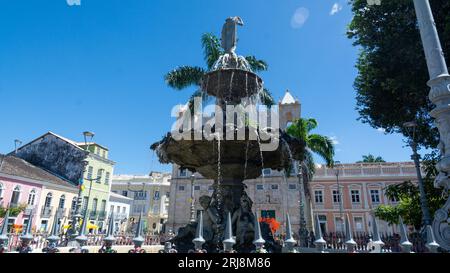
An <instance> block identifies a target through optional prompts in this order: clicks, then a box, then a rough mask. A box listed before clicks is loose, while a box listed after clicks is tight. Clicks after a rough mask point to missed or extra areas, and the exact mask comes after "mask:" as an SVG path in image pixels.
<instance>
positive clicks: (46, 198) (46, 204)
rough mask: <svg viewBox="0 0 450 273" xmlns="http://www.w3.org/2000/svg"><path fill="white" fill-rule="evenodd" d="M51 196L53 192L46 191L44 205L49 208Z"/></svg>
mask: <svg viewBox="0 0 450 273" xmlns="http://www.w3.org/2000/svg"><path fill="white" fill-rule="evenodd" d="M52 197H53V194H52V193H51V192H49V193H47V196H46V197H45V203H44V207H46V208H49V207H50V206H51V204H52Z"/></svg>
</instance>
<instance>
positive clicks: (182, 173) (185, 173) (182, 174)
mask: <svg viewBox="0 0 450 273" xmlns="http://www.w3.org/2000/svg"><path fill="white" fill-rule="evenodd" d="M180 176H181V177H186V176H187V170H186V169H180Z"/></svg>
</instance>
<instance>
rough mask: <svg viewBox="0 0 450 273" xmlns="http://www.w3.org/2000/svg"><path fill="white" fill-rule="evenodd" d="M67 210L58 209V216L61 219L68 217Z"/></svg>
mask: <svg viewBox="0 0 450 273" xmlns="http://www.w3.org/2000/svg"><path fill="white" fill-rule="evenodd" d="M66 210H67V209H66V208H58V210H57V211H56V213H57V214H58V217H59V218H64V216H65V215H66Z"/></svg>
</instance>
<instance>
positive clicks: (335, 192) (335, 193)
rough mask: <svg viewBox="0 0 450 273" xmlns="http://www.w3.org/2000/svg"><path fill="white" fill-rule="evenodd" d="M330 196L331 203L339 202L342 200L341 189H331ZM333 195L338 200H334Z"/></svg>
mask: <svg viewBox="0 0 450 273" xmlns="http://www.w3.org/2000/svg"><path fill="white" fill-rule="evenodd" d="M331 197H332V198H333V204H340V203H341V202H342V191H340V190H338V189H332V190H331ZM335 197H337V198H338V199H339V200H337V201H335Z"/></svg>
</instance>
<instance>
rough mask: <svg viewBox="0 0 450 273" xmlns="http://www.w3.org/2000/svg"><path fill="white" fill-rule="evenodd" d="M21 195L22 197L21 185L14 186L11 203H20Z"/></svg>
mask: <svg viewBox="0 0 450 273" xmlns="http://www.w3.org/2000/svg"><path fill="white" fill-rule="evenodd" d="M19 197H20V187H19V186H16V187H14V190H13V193H12V195H11V205H13V206H14V205H18V204H19Z"/></svg>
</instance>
